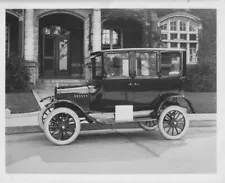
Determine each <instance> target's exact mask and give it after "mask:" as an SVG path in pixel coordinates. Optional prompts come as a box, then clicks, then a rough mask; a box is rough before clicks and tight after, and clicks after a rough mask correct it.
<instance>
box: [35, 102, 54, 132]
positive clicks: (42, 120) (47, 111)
mask: <svg viewBox="0 0 225 183" xmlns="http://www.w3.org/2000/svg"><path fill="white" fill-rule="evenodd" d="M53 110H54V106H52V105H50V106H48V107H45V108H43V109H42V110H41V111H40V112H39V113H38V124H39V126H40V128H41V129H42V130H44V123H45V119H46V118H47V116H48V115H49V114H50V113H51V112H52V111H53Z"/></svg>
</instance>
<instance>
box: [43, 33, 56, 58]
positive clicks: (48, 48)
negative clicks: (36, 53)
mask: <svg viewBox="0 0 225 183" xmlns="http://www.w3.org/2000/svg"><path fill="white" fill-rule="evenodd" d="M44 47H45V49H44V56H50V57H53V55H54V51H53V50H54V40H53V38H52V37H45V45H44Z"/></svg>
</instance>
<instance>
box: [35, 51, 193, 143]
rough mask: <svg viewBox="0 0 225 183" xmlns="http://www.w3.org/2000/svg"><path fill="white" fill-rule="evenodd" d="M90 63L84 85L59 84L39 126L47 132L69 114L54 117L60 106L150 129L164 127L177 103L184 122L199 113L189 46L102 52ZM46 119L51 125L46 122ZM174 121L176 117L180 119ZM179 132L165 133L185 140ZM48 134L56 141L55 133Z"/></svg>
mask: <svg viewBox="0 0 225 183" xmlns="http://www.w3.org/2000/svg"><path fill="white" fill-rule="evenodd" d="M87 67H88V68H89V69H90V72H91V73H92V77H91V80H90V82H88V83H87V84H86V85H81V86H58V87H56V88H55V95H54V96H53V97H51V102H50V103H49V104H47V105H46V107H45V108H44V109H43V110H42V112H40V115H39V124H40V126H41V127H42V128H43V129H44V131H45V132H46V133H49V129H50V128H49V124H50V123H51V120H52V119H53V116H54V115H58V114H59V113H63V112H62V111H60V110H59V111H58V112H56V114H53V115H50V117H49V115H48V114H51V113H52V112H53V111H55V110H56V109H58V108H63V111H64V109H70V110H71V111H73V112H74V113H75V114H76V117H78V118H79V123H81V122H82V121H86V122H89V123H92V122H95V123H101V124H115V123H117V122H120V123H121V122H138V124H139V125H140V126H141V127H142V128H143V129H145V130H153V129H156V128H157V127H159V128H160V124H158V121H159V120H160V116H161V115H162V113H163V111H164V110H165V109H167V108H169V109H170V110H169V111H168V112H170V111H171V110H173V109H174V108H173V107H175V109H174V110H173V111H178V112H179V113H181V114H182V115H183V116H184V120H185V121H186V122H184V124H186V123H189V122H187V121H188V119H187V116H186V112H191V113H194V108H193V106H192V105H191V102H190V101H189V100H188V99H186V98H185V97H184V94H183V87H184V79H185V76H186V50H184V49H168V48H127V49H112V50H101V51H98V52H93V53H91V55H90V62H89V63H88V64H87ZM43 100H44V99H43ZM171 107H172V108H171ZM47 111H48V112H47ZM121 111H123V112H121ZM71 113H72V112H71ZM164 115H167V114H164ZM72 116H73V115H72ZM172 116H173V115H172ZM76 117H74V118H76ZM164 117H165V116H164ZM164 117H162V119H161V121H162V122H161V128H162V131H164V132H165V129H163V123H164V122H163V119H164ZM46 120H47V121H48V124H45V123H46ZM172 121H173V123H174V121H176V120H175V117H174V120H172ZM44 126H45V127H44ZM171 128H172V127H171ZM172 129H173V128H172ZM185 129H186V128H185ZM174 130H175V127H174ZM182 131H186V130H182ZM160 132H161V131H160ZM164 132H161V133H162V134H163V133H164ZM165 134H166V132H165ZM179 134H180V133H178V132H177V135H168V134H166V135H167V136H165V135H164V136H165V137H166V138H167V139H177V138H180V136H179ZM182 136H183V135H182ZM47 137H48V139H49V140H51V139H52V136H51V135H47ZM54 139H55V140H56V141H54V142H53V141H52V140H51V141H52V142H53V143H55V144H58V145H64V144H68V143H63V142H62V140H57V139H56V138H54ZM58 141H60V143H58ZM64 141H65V140H64ZM61 142H62V143H61ZM69 143H70V141H69Z"/></svg>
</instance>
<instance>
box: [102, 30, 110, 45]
mask: <svg viewBox="0 0 225 183" xmlns="http://www.w3.org/2000/svg"><path fill="white" fill-rule="evenodd" d="M102 44H110V30H109V29H104V30H103V33H102Z"/></svg>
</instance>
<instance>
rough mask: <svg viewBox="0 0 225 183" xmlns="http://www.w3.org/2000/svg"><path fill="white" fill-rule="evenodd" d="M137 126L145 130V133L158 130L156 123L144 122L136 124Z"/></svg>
mask: <svg viewBox="0 0 225 183" xmlns="http://www.w3.org/2000/svg"><path fill="white" fill-rule="evenodd" d="M138 125H139V126H140V127H141V128H142V129H144V130H146V131H152V130H155V129H157V128H158V122H157V120H155V121H144V122H138Z"/></svg>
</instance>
